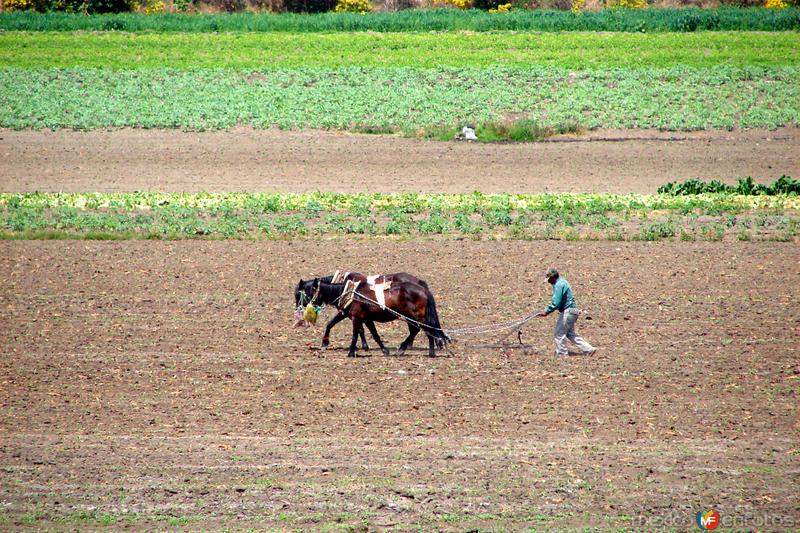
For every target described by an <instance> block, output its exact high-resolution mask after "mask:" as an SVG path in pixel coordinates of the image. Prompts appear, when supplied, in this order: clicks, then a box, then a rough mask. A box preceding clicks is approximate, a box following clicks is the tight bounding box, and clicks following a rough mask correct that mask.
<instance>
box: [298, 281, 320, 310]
mask: <svg viewBox="0 0 800 533" xmlns="http://www.w3.org/2000/svg"><path fill="white" fill-rule="evenodd" d="M317 289H319V278H314V279H312V280H307V281H303V280H302V279H301V280H300V281H299V282H298V283H297V285H295V287H294V305H295V307H305V306H306V305H308V304H309V303H310V302H311V301H312V300H313V299H314V297H315V296H317Z"/></svg>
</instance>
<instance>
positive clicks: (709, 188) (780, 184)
mask: <svg viewBox="0 0 800 533" xmlns="http://www.w3.org/2000/svg"><path fill="white" fill-rule="evenodd" d="M658 192H659V193H660V194H671V195H673V196H679V195H692V194H706V193H718V194H741V195H764V196H774V195H776V194H792V195H798V194H800V180H795V179H792V178H790V177H789V176H786V175H784V176H781V177H780V178H778V179H777V180H775V181H774V182H773V183H772V184H771V185H763V184H760V183H755V182H754V181H753V178H752V177H750V176H748V177H746V178H739V181H738V182H737V184H736V185H728V184H727V183H723V182H721V181H718V180H712V181H701V180H699V179H697V178H694V179H691V180H687V181H684V182H681V183H679V182H672V181H671V182H669V183H667V184H666V185H662V186H661V187H659V188H658Z"/></svg>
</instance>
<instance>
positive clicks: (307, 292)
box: [294, 272, 435, 351]
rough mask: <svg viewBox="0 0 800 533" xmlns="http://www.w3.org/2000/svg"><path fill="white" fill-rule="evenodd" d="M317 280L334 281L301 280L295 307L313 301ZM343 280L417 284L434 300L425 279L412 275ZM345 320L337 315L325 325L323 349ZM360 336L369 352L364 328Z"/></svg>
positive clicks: (354, 274)
mask: <svg viewBox="0 0 800 533" xmlns="http://www.w3.org/2000/svg"><path fill="white" fill-rule="evenodd" d="M369 278H371V279H369ZM316 279H319V280H320V281H322V282H324V283H331V281H332V280H333V276H325V277H323V278H315V279H312V280H307V281H303V280H302V279H301V280H300V282H299V283H298V284H297V285H296V286H295V288H294V304H295V307H299V306H304V305H305V304H307V303H308V302H309V301H311V298H312V297H313V295H314V290H315V289H314V281H315V280H316ZM342 279H343V280H345V281H360V282H362V283H366V282H367V281H371V282H372V283H373V284H374V283H386V282H389V283H398V282H407V283H416V284H417V285H420V286H421V287H423V288H424V289H425V290H426V291H428V293H429V296H430V298H431V300H433V294H430V289H429V288H428V283H427V282H426V281H425V280H423V279H420V278H418V277H416V276H412V275H411V274H408V273H407V272H396V273H394V274H386V275H382V276H366V275H364V274H361V273H360V272H348V273H347V274H346V275H345V276H343V278H342ZM434 305H435V304H434ZM345 318H348V317H347V315H345V314H343V313H336V315H334V317H333V318H331V319H330V320H329V321H328V323H327V324H326V325H325V333H324V334H323V335H322V343H321V344H320V346H321V347H322V348H327V347H328V345H330V342H331V341H330V335H331V329H333V326H335V325H336V324H338V323H339V322H341V321H342V320H344V319H345ZM410 331H411V330H410V329H409V332H410ZM359 336H360V337H361V348H362V349H363V350H364V351H368V350H369V345H368V344H367V339H366V337H365V336H364V328H363V327H362V328H361V330H360V331H359ZM409 348H410V346H409Z"/></svg>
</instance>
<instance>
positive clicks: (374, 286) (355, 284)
mask: <svg viewBox="0 0 800 533" xmlns="http://www.w3.org/2000/svg"><path fill="white" fill-rule="evenodd" d="M338 274H339V271H338V270H337V271H336V274H334V279H336V276H337V275H338ZM380 278H383V276H382V275H374V276H367V288H369V290H371V291H372V292H373V293H375V301H376V302H377V303H378V305H379V306H380V308H381V309H384V310H385V309H386V291H388V290H389V289H391V287H392V282H391V280H389V281H383V282H382V283H376V282H377V281H378V279H380ZM384 279H385V278H384ZM360 286H361V281H353V280H347V281H346V282H345V285H344V291H343V292H342V296H341V298H340V299H339V304H338V306H337V307H339V311H341V312H344V311H347V309H349V307H350V306H351V305H352V304H353V300H354V299H355V297H356V294H357V291H358V288H359V287H360Z"/></svg>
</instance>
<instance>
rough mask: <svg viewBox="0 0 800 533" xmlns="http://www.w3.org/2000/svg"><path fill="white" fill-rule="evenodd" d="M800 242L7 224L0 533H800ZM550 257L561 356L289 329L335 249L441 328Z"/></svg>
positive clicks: (515, 286) (514, 291)
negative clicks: (417, 287) (233, 236)
mask: <svg viewBox="0 0 800 533" xmlns="http://www.w3.org/2000/svg"><path fill="white" fill-rule="evenodd" d="M138 134H139V132H127V133H123V135H134V136H135V135H138ZM29 135H34V134H29ZM36 135H46V134H36ZM56 135H61V134H56ZM71 135H75V134H70V135H65V137H66V138H71ZM98 135H99V136H102V135H101V134H98ZM114 135H115V134H112V135H111V137H113V136H114ZM191 135H192V136H193V135H194V134H191ZM186 138H192V137H191V136H190V134H187V137H186ZM370 142H376V143H379V142H380V141H379V140H370ZM410 143H411V144H413V145H415V146H416V145H417V143H416V142H414V141H411V142H410ZM424 146H427V145H424ZM549 146H550V145H548V147H549ZM553 146H555V147H556V150H564V148H562V147H563V146H565V145H553ZM593 146H595V145H594V144H591V143H589V144H587V145H586V148H587V149H593V148H592V147H593ZM614 146H617V145H614ZM669 146H672V145H669ZM539 148H541V147H540V146H538V145H537V146H535V147H528V148H527V149H534V150H535V149H539ZM450 149H452V150H455V151H458V150H473V149H481V150H483V149H486V150H502V149H505V148H504V147H486V148H483V147H480V148H474V147H461V146H453V147H452V148H450V147H448V148H447V150H450ZM511 149H514V150H518V149H519V150H521V148H518V147H514V148H511ZM665 149H666V148H665ZM120 153H121V152H120ZM208 165H209V166H208V167H206V168H208V169H211V168H212V166H211V164H210V163H208ZM224 166H225V165H224V164H220V167H224ZM4 168H5V167H4ZM13 168H17V167H13ZM124 172H129V171H128V170H126V171H124ZM124 172H123V174H124ZM606 172H608V171H606ZM365 175H369V174H368V173H365ZM115 179H119V180H120V181H118V182H115V183H118V185H119V186H120V187H122V186H123V185H124V186H125V188H128V186H129V184H127V183H126V182H125V180H124V179H123V177H122V176H119V175H117V176H116V177H115ZM147 179H152V176H151V177H149V178H147ZM82 180H88V181H76V182H74V185H75V186H76V187H78V188H81V187H86V186H87V184H88V183H89V182H91V178H90V177H88V176H87V177H85V178H82ZM48 183H52V180H50V181H49V182H48ZM153 183H155V182H153ZM187 183H188V182H187ZM219 183H220V184H221V183H222V182H219ZM251 183H252V182H251ZM509 183H510V182H509ZM78 184H82V185H80V186H78ZM175 184H176V185H177V184H178V182H175ZM640 185H641V182H640ZM19 187H20V188H26V187H27V186H23V185H22V184H21V183H20V184H19ZM799 257H800V256H799V255H798V248H797V245H796V244H792V243H768V244H767V243H738V242H737V243H724V244H722V243H709V242H693V243H679V242H675V243H669V242H664V243H640V242H637V243H613V242H583V243H564V242H518V241H515V242H500V241H495V242H471V241H467V242H457V241H446V242H437V241H428V240H416V241H411V242H395V241H378V240H373V241H345V240H333V241H293V242H240V241H222V242H212V241H184V242H168V243H162V242H122V243H114V242H103V243H94V242H76V241H60V242H40V241H23V242H0V329H2V331H3V334H2V341H1V342H0V525H1V527H0V529H18V528H19V529H22V528H35V529H47V528H55V529H70V530H72V529H75V530H85V529H91V528H99V527H108V528H110V529H112V530H120V529H153V528H155V529H167V528H169V529H175V528H177V527H181V528H188V529H205V530H208V529H219V528H231V529H241V528H248V527H251V528H256V529H259V530H260V529H266V528H276V529H290V528H296V527H301V528H307V529H311V530H317V531H324V530H328V531H330V530H337V529H344V530H348V529H350V530H362V531H366V530H386V529H395V530H400V531H408V530H416V529H418V530H423V531H430V530H454V531H467V530H486V529H494V530H503V531H508V530H523V529H530V528H538V529H564V528H571V527H597V528H600V529H608V528H636V529H641V530H649V531H653V530H663V529H666V528H668V527H674V528H676V529H679V530H691V529H694V528H695V527H696V526H695V525H694V522H693V521H694V517H695V514H696V513H697V512H698V511H707V510H710V509H712V508H713V509H714V510H716V511H718V512H719V513H720V515H721V517H722V519H723V524H725V523H726V521H727V523H728V525H729V527H726V528H725V529H726V530H727V529H731V528H732V527H736V528H738V529H740V530H753V529H759V530H775V529H778V530H783V529H787V528H790V527H792V526H793V527H795V528H796V527H798V525H800V503H798V498H797V487H798V486H800V464H799V463H798V460H799V458H800V446H798V431H800V419H799V418H798V394H800V358H798V355H800V351H798V347H797V341H798V338H800V304H798V298H797V297H798V294H797V287H798V286H800V267H799V266H798V264H799V263H798V258H799ZM550 264H555V265H559V266H560V267H561V269H562V272H564V274H565V277H567V279H569V280H570V282H571V283H572V285H573V287H574V288H575V290H576V296H577V298H578V303H579V305H580V306H581V307H582V308H583V309H584V311H583V314H582V317H581V319H580V320H579V322H578V330H579V331H580V332H581V333H582V334H583V335H584V336H585V337H586V338H587V339H588V340H589V341H590V342H592V343H593V344H595V345H596V346H597V347H598V348H599V350H598V352H597V354H596V355H595V356H593V357H583V356H572V357H564V358H557V357H555V356H554V355H553V353H552V352H553V349H552V341H551V337H550V335H551V328H552V326H553V319H552V317H549V318H547V319H537V320H536V321H533V322H530V323H529V324H528V325H527V326H526V327H525V333H524V337H523V340H524V341H525V343H526V344H525V345H524V346H519V345H514V342H516V338H515V336H513V335H512V336H511V337H506V338H503V337H501V336H495V337H491V338H477V339H473V338H459V339H458V342H457V343H456V344H455V345H454V346H453V349H452V352H450V353H445V354H442V356H441V357H437V358H434V359H430V358H427V357H426V356H425V355H424V354H425V352H424V351H422V350H415V351H412V352H410V355H407V356H404V357H396V356H389V357H382V356H380V355H378V354H377V352H375V353H372V352H370V353H372V356H371V357H364V358H355V359H348V358H347V357H345V351H344V350H345V348H346V344H347V342H348V341H349V328H348V326H349V323H344V324H343V325H341V326H339V328H338V329H336V330H334V334H333V348H332V349H330V350H328V351H318V350H315V349H314V348H315V347H316V345H317V342H318V340H319V336H320V333H321V329H320V326H319V325H318V326H317V327H316V329H313V330H309V329H296V330H292V329H290V327H289V326H290V324H291V320H292V316H291V315H292V310H293V309H292V307H293V299H292V287H293V284H294V283H295V282H296V281H297V280H298V279H299V278H300V277H309V276H312V275H314V274H319V275H321V274H327V273H330V272H332V271H334V270H335V269H337V268H348V269H359V270H361V271H364V272H376V273H377V272H391V271H398V270H404V271H408V272H412V273H415V274H417V275H419V276H421V277H423V278H426V279H427V281H428V282H429V284H430V286H431V287H432V289H433V291H434V293H435V294H436V297H437V301H438V304H439V314H440V316H441V317H442V321H443V324H444V326H445V327H447V328H452V327H457V326H462V325H469V324H476V323H487V322H498V321H505V320H509V319H512V318H516V317H520V316H524V315H526V314H527V313H528V312H530V311H531V309H534V308H540V307H543V306H544V305H545V304H546V303H547V301H548V299H549V296H550V292H549V286H548V285H547V284H546V283H544V282H543V280H542V279H541V276H542V272H543V271H544V269H545V268H546V267H547V266H549V265H550ZM330 316H331V314H330V312H329V313H328V315H327V317H330ZM379 329H380V331H381V333H382V334H383V336H384V338H385V339H386V340H387V341H388V342H389V344H390V345H392V346H397V344H398V343H399V342H400V341H401V340H402V338H403V337H404V333H403V328H402V327H401V325H392V326H379ZM420 344H422V343H420Z"/></svg>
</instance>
